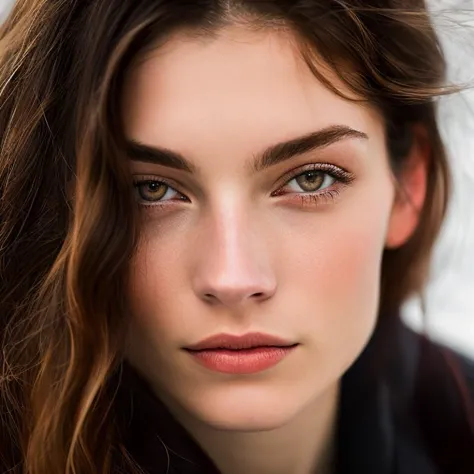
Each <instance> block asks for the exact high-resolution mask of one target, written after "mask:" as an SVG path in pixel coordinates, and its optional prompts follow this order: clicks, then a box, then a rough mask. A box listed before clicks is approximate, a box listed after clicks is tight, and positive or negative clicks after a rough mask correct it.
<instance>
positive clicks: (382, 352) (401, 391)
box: [115, 316, 474, 474]
mask: <svg viewBox="0 0 474 474" xmlns="http://www.w3.org/2000/svg"><path fill="white" fill-rule="evenodd" d="M120 380H121V381H120V388H119V391H118V394H117V399H116V405H115V407H116V409H117V410H118V411H117V413H119V415H120V417H121V424H122V429H123V431H124V433H125V446H126V448H127V450H128V451H129V452H130V453H131V454H132V456H133V457H134V458H135V459H136V460H137V462H138V463H139V464H140V466H141V467H142V468H143V469H144V470H145V472H146V473H147V474H161V473H163V474H164V473H169V474H208V473H209V474H211V473H214V474H215V473H217V472H218V471H217V470H216V469H215V467H214V466H213V464H212V462H211V461H210V460H209V459H208V457H207V456H206V455H205V454H204V453H203V452H202V451H201V449H200V448H199V447H198V446H197V445H196V444H195V443H194V441H193V440H192V439H191V438H190V436H189V435H188V434H187V433H186V431H185V430H184V429H183V428H182V427H181V426H180V425H179V424H178V423H177V422H176V421H175V420H174V419H173V417H172V416H171V415H170V413H169V412H168V411H167V410H166V408H165V407H164V406H163V405H162V403H160V401H159V400H157V398H156V397H155V396H154V395H153V394H152V393H151V391H150V389H149V388H148V386H147V384H146V383H145V382H144V381H143V380H142V379H141V378H140V377H139V376H138V375H137V374H136V373H135V372H134V371H133V369H132V368H130V367H129V366H128V365H126V364H124V365H123V367H122V371H121V379H120ZM473 394H474V366H473V365H472V363H471V362H470V361H468V360H466V359H465V358H462V357H461V356H459V355H457V354H455V353H454V352H452V351H450V350H449V349H447V348H445V347H442V346H439V345H435V344H432V343H431V342H429V341H428V340H427V339H425V338H423V337H421V336H419V335H417V334H415V333H414V332H412V331H411V330H409V329H408V328H407V327H405V326H404V325H403V324H402V323H401V322H400V320H399V318H398V316H394V317H392V318H384V320H383V322H381V323H380V324H379V325H378V328H377V330H376V331H375V333H374V335H373V337H372V339H371V341H370V342H369V344H368V346H367V347H366V349H365V350H364V352H363V353H362V355H361V356H360V357H359V358H358V359H357V360H356V362H355V363H354V364H353V366H352V367H351V368H350V369H349V370H348V371H347V373H346V374H345V375H344V377H343V380H342V390H341V399H340V407H339V419H338V426H337V440H336V442H337V451H336V463H337V466H336V474H474V432H473V429H472V422H473V419H472V414H473V411H472V400H473V397H472V395H473ZM243 474H247V473H243ZM256 474H257V473H256Z"/></svg>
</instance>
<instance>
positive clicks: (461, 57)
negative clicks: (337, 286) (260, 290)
mask: <svg viewBox="0 0 474 474" xmlns="http://www.w3.org/2000/svg"><path fill="white" fill-rule="evenodd" d="M12 4H13V0H0V21H1V19H2V18H4V17H5V16H6V14H7V11H8V10H9V8H10V6H11V5H12ZM428 4H429V5H430V6H431V9H432V12H433V17H434V19H435V23H436V24H437V26H438V31H439V34H440V36H441V39H442V43H443V47H444V49H445V51H446V53H447V57H448V62H449V70H450V77H451V79H452V81H453V82H456V83H459V82H468V81H470V82H471V83H472V84H473V85H474V0H428ZM466 24H469V25H470V28H469V27H465V26H464V25H466ZM439 113H440V121H441V126H442V133H443V136H444V139H445V142H446V144H447V145H448V151H449V154H450V158H451V164H452V166H451V168H452V172H453V175H454V194H453V197H452V201H451V207H450V213H449V216H448V219H447V221H446V224H445V226H444V230H443V233H442V235H441V237H440V239H439V243H438V246H437V248H436V252H435V256H434V261H433V269H432V276H431V281H430V284H429V286H428V288H427V292H426V309H427V313H426V318H424V319H423V318H422V317H421V312H420V305H419V303H418V301H410V302H408V303H407V305H406V307H405V310H404V315H405V319H406V321H407V323H408V324H410V325H411V326H413V327H415V328H417V329H421V328H423V330H425V331H427V332H428V333H429V334H431V335H432V337H433V338H435V339H437V340H439V341H441V342H445V343H448V344H450V345H451V346H453V347H455V348H456V349H458V350H460V351H462V352H464V353H466V354H467V355H470V356H471V357H473V358H474V89H473V90H472V91H466V92H464V93H462V94H458V95H456V96H453V97H449V98H445V99H443V100H442V101H441V105H440V112H439Z"/></svg>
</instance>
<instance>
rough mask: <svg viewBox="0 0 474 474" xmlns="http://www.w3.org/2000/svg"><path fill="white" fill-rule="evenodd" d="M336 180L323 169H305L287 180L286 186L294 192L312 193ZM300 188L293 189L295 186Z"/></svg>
mask: <svg viewBox="0 0 474 474" xmlns="http://www.w3.org/2000/svg"><path fill="white" fill-rule="evenodd" d="M335 181H336V178H335V177H333V176H331V175H330V174H328V173H326V172H324V171H317V170H311V171H305V172H304V173H301V174H300V175H298V176H296V177H295V178H293V179H292V180H291V181H288V183H287V186H288V187H289V188H290V189H291V190H292V191H294V192H298V191H302V192H305V193H314V192H316V191H320V190H322V189H325V188H327V187H329V186H332V185H333V184H334V183H335ZM293 182H294V185H296V187H299V188H300V189H295V186H294V185H292V183H293Z"/></svg>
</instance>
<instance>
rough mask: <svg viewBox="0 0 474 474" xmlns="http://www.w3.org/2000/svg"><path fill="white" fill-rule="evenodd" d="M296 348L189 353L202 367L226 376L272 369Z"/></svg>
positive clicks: (215, 350) (261, 348)
mask: <svg viewBox="0 0 474 474" xmlns="http://www.w3.org/2000/svg"><path fill="white" fill-rule="evenodd" d="M295 348H296V346H288V347H255V348H252V349H242V350H230V349H209V350H202V351H188V353H189V354H191V355H192V356H193V357H194V358H195V359H196V360H197V361H198V362H199V363H200V364H201V365H203V366H204V367H206V368H208V369H210V370H213V371H215V372H221V373H224V374H245V375H249V374H256V373H258V372H262V371H264V370H267V369H270V368H271V367H273V366H275V365H277V364H278V363H279V362H280V361H281V360H282V359H284V358H285V357H286V356H287V355H288V354H290V352H292V351H293V350H294V349H295Z"/></svg>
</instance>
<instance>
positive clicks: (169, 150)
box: [123, 28, 397, 430]
mask: <svg viewBox="0 0 474 474" xmlns="http://www.w3.org/2000/svg"><path fill="white" fill-rule="evenodd" d="M295 51H296V49H295V48H294V47H293V46H292V42H291V41H290V39H289V36H287V35H286V34H284V33H275V32H273V33H262V32H260V33H256V32H249V31H246V30H244V29H239V28H227V29H225V30H223V31H221V33H220V35H219V36H218V37H217V38H214V39H209V40H202V39H196V38H194V39H192V38H188V37H186V36H184V35H183V36H179V35H176V36H174V37H173V38H171V39H170V41H169V42H168V43H167V45H166V46H164V47H162V48H160V49H159V50H156V51H155V52H153V53H152V54H149V55H148V56H147V57H146V58H142V60H141V61H140V62H137V64H136V66H135V67H134V69H133V70H132V71H131V73H130V75H129V76H128V79H127V84H126V88H125V95H124V105H123V114H124V119H125V123H126V131H127V136H128V138H129V139H130V141H133V142H134V143H135V145H134V146H132V145H131V146H130V148H131V150H130V158H131V169H132V171H133V175H134V178H135V180H136V181H137V187H136V195H137V200H138V202H139V203H140V204H141V215H142V234H141V242H140V246H139V250H138V252H137V254H136V256H135V258H134V261H133V264H132V279H131V287H130V298H131V304H132V310H133V314H132V317H131V325H130V330H129V345H128V348H127V357H128V359H129V360H130V362H131V363H132V364H133V365H134V366H136V367H137V368H138V369H139V371H140V372H141V373H142V374H143V375H144V376H145V377H146V378H147V379H148V381H149V382H150V383H151V384H152V386H153V388H154V390H155V391H156V393H157V394H158V395H160V396H161V397H162V398H163V400H165V401H166V402H167V403H168V404H169V405H170V406H173V407H175V409H176V410H181V411H182V412H183V413H186V414H187V415H188V416H191V417H192V418H193V419H196V420H200V421H201V422H204V423H206V424H207V425H210V426H214V427H219V428H224V429H230V430H263V429H271V428H274V427H277V426H281V425H283V424H285V423H286V422H288V421H290V420H291V419H292V418H293V417H295V416H296V415H297V414H298V413H300V412H301V411H302V410H303V409H304V408H305V407H307V406H308V405H309V404H311V403H314V402H315V400H317V399H318V398H319V397H322V396H323V395H324V394H325V393H327V391H328V390H331V389H332V388H333V387H335V386H336V385H337V382H338V380H339V379H340V377H341V375H342V374H343V373H344V371H345V370H346V369H347V368H348V367H349V366H350V364H352V362H353V361H354V360H355V358H356V357H357V356H358V354H359V353H360V352H361V350H362V349H363V348H364V346H365V344H366V342H367V341H368V338H369V337H370V335H371V333H372V330H373V328H374V325H375V322H376V315H377V310H378V301H379V281H380V270H381V257H382V252H383V250H384V246H385V245H386V242H387V236H388V235H392V237H393V235H396V233H397V229H396V228H394V226H396V222H395V221H396V219H394V214H395V213H396V211H395V210H394V209H395V208H394V206H393V203H394V195H395V193H394V185H393V181H392V175H391V171H390V168H389V162H388V158H387V151H386V147H385V140H384V127H383V123H382V119H381V118H380V116H379V115H378V114H377V113H376V112H375V111H374V110H371V109H370V108H368V107H367V106H363V105H361V104H360V103H356V102H350V101H347V100H344V99H342V98H340V97H338V96H337V95H335V94H334V93H332V92H330V91H329V90H328V89H327V88H325V87H324V86H323V85H322V84H321V83H320V82H318V80H316V79H315V77H314V76H313V75H312V74H311V73H310V71H309V70H308V69H307V67H306V66H305V65H304V64H303V62H302V61H301V60H300V59H299V58H298V55H297V53H296V52H295ZM394 222H395V223H394ZM248 333H263V334H265V335H270V336H274V337H277V338H280V339H282V340H283V342H281V344H283V345H292V346H293V347H292V348H285V349H278V350H276V349H271V348H268V347H267V348H255V349H251V350H247V351H240V352H239V351H232V350H227V351H222V350H220V351H219V350H210V351H203V352H190V351H188V350H187V349H186V348H189V347H191V346H193V345H196V344H197V343H199V342H200V341H203V340H205V339H206V338H209V337H210V336H214V335H221V334H226V335H239V336H240V335H246V334H248ZM224 342H225V341H220V343H218V345H221V346H222V345H225V344H224ZM264 342H265V341H259V340H256V339H254V340H253V342H252V341H250V345H253V346H259V345H261V344H263V343H264ZM295 345H296V346H295ZM204 346H206V344H204ZM207 346H209V344H207ZM234 349H236V347H234Z"/></svg>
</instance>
